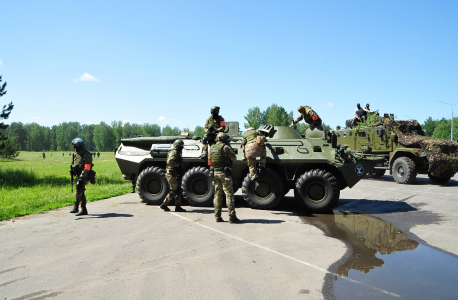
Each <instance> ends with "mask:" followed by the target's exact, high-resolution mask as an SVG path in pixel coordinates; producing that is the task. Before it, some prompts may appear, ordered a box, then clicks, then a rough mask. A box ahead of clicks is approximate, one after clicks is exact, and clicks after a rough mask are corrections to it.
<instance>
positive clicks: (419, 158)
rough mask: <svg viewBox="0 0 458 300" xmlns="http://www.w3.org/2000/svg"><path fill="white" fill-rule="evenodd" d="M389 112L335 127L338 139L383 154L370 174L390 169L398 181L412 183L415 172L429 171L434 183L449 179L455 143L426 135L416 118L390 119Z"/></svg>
mask: <svg viewBox="0 0 458 300" xmlns="http://www.w3.org/2000/svg"><path fill="white" fill-rule="evenodd" d="M390 116H391V117H390ZM392 116H393V115H388V114H385V116H384V118H380V117H378V116H376V115H372V116H369V118H368V122H367V123H366V124H363V126H361V125H360V126H359V127H356V128H351V127H347V128H344V129H340V130H337V131H336V134H337V141H338V142H339V143H340V144H341V145H342V146H344V147H350V148H351V149H354V150H355V151H358V152H362V153H372V154H374V155H378V156H380V157H382V158H383V163H381V164H379V165H377V166H376V167H375V168H374V169H373V171H372V172H371V174H370V175H371V176H372V177H374V178H377V177H381V176H383V175H384V174H385V172H386V170H389V171H390V174H392V175H393V178H394V180H395V181H396V182H397V183H401V184H403V183H405V184H411V183H413V182H414V181H415V179H416V176H417V174H428V176H429V178H430V179H431V180H432V181H433V182H436V183H445V182H447V181H449V180H450V178H451V177H453V176H454V174H455V173H456V172H457V171H458V151H457V150H458V143H457V142H453V141H446V140H441V139H436V138H430V137H426V136H425V134H424V132H423V130H422V128H421V125H420V124H419V123H418V122H417V121H393V120H392Z"/></svg>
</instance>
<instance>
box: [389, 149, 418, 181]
mask: <svg viewBox="0 0 458 300" xmlns="http://www.w3.org/2000/svg"><path fill="white" fill-rule="evenodd" d="M416 177H417V171H416V170H415V163H414V162H413V160H411V159H410V158H408V157H405V156H403V157H399V158H397V159H396V160H395V161H394V163H393V178H394V180H396V182H397V183H400V184H404V183H406V184H411V183H413V182H414V181H415V178H416Z"/></svg>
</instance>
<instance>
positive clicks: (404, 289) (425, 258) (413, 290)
mask: <svg viewBox="0 0 458 300" xmlns="http://www.w3.org/2000/svg"><path fill="white" fill-rule="evenodd" d="M300 218H301V220H302V221H303V222H305V223H307V224H311V225H313V226H315V227H317V228H319V229H320V230H322V231H323V232H324V233H325V234H326V235H327V236H329V237H332V238H336V239H339V240H341V241H343V242H345V243H346V244H347V246H348V247H350V248H351V249H350V252H351V255H348V257H347V256H346V257H344V258H343V259H342V260H340V261H339V262H337V263H336V264H334V265H333V266H331V268H330V271H331V272H333V273H334V274H337V275H338V276H334V275H327V276H326V279H325V281H326V282H325V288H326V289H333V291H334V295H335V297H336V299H458V285H457V283H458V259H457V258H456V257H454V256H453V255H450V254H447V253H444V252H441V251H439V250H436V249H434V248H431V247H428V246H424V245H421V244H419V243H418V242H416V241H415V240H413V239H411V238H410V237H409V236H408V235H407V234H405V233H403V232H402V231H400V230H399V228H397V227H396V226H394V225H393V224H390V223H388V222H385V221H383V220H381V219H379V218H376V217H373V216H369V215H363V214H355V213H346V212H339V211H334V212H333V213H332V214H326V215H318V214H317V215H313V216H305V217H304V216H302V217H300ZM345 278H349V279H352V280H356V281H358V282H361V283H362V284H358V283H354V282H352V281H350V280H346V279H345ZM381 290H384V291H387V292H389V293H393V294H396V295H398V296H399V297H400V298H399V297H396V296H392V295H389V294H386V293H384V292H382V291H381Z"/></svg>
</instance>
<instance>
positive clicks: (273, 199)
mask: <svg viewBox="0 0 458 300" xmlns="http://www.w3.org/2000/svg"><path fill="white" fill-rule="evenodd" d="M256 182H257V183H258V184H259V185H258V186H257V187H255V183H256ZM283 190H284V187H283V181H282V180H281V179H280V176H278V174H277V173H275V171H273V170H270V169H267V170H266V172H265V173H261V174H259V177H258V178H257V179H256V180H254V181H253V180H251V175H250V173H248V174H247V175H246V176H245V179H243V184H242V194H243V199H245V201H246V202H247V203H248V205H249V206H250V207H251V208H259V209H269V208H273V207H275V206H276V205H277V204H278V203H280V201H281V199H282V198H283V194H284V193H283Z"/></svg>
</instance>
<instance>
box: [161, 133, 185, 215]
mask: <svg viewBox="0 0 458 300" xmlns="http://www.w3.org/2000/svg"><path fill="white" fill-rule="evenodd" d="M183 145H184V142H183V140H182V139H177V140H176V141H175V142H173V148H172V149H170V151H169V154H168V155H167V171H166V173H165V177H166V178H167V181H168V183H169V187H170V192H169V193H168V195H167V196H166V197H165V199H164V202H163V203H162V204H161V206H159V207H160V208H162V209H163V210H164V211H170V208H168V207H167V205H168V204H169V202H170V200H172V199H174V200H175V211H178V212H180V211H186V209H184V208H182V207H181V192H180V188H179V187H180V180H178V177H181V175H183V174H181V172H182V170H183V169H182V164H183V159H182V158H181V151H182V150H183Z"/></svg>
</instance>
